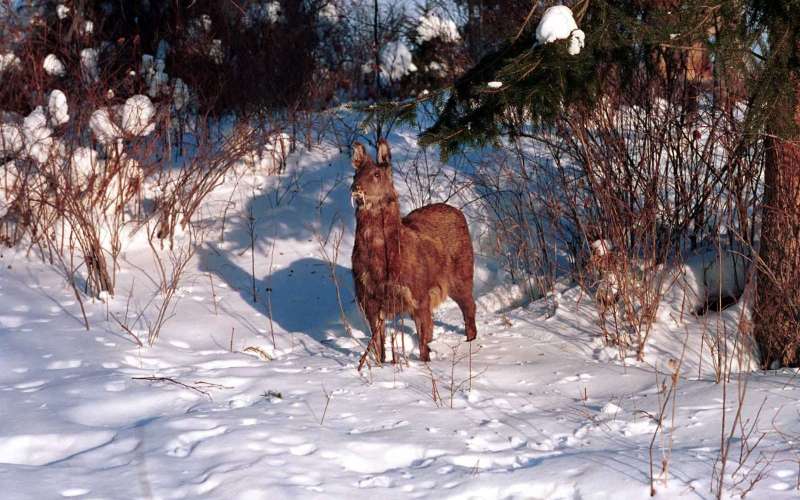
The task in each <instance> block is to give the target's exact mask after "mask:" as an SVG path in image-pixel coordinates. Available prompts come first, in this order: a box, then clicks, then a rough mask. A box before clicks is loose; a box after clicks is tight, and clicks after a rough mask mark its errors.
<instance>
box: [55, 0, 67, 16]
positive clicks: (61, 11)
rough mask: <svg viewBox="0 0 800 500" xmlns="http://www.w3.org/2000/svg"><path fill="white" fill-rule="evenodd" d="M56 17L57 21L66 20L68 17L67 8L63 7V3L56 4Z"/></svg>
mask: <svg viewBox="0 0 800 500" xmlns="http://www.w3.org/2000/svg"><path fill="white" fill-rule="evenodd" d="M56 15H57V16H58V18H59V19H66V18H67V16H69V7H67V6H66V5H64V4H63V3H60V4H58V6H57V7H56Z"/></svg>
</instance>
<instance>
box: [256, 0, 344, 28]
mask: <svg viewBox="0 0 800 500" xmlns="http://www.w3.org/2000/svg"><path fill="white" fill-rule="evenodd" d="M326 11H328V12H330V9H328V8H327V6H326V7H325V8H323V9H322V10H321V11H320V16H322V15H323V13H324V12H326ZM334 13H335V7H334ZM283 20H284V17H283V8H282V7H281V4H280V2H278V1H271V2H254V3H252V4H251V5H250V7H249V8H248V9H247V13H246V14H245V16H244V23H245V26H253V25H255V24H261V23H267V22H268V23H277V22H282V21H283Z"/></svg>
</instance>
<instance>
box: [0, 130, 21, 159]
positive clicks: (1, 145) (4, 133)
mask: <svg viewBox="0 0 800 500" xmlns="http://www.w3.org/2000/svg"><path fill="white" fill-rule="evenodd" d="M23 145H24V142H23V136H22V132H21V131H20V129H19V127H17V126H16V125H13V124H9V123H2V124H0V156H9V157H13V156H16V155H17V154H18V153H19V152H20V151H21V150H22V147H23Z"/></svg>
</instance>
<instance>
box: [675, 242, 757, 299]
mask: <svg viewBox="0 0 800 500" xmlns="http://www.w3.org/2000/svg"><path fill="white" fill-rule="evenodd" d="M747 270H748V265H747V259H746V258H745V256H744V255H743V254H742V252H741V251H735V250H732V249H727V248H723V249H721V252H718V251H716V250H713V249H712V250H705V251H703V252H701V253H699V254H697V255H694V256H692V257H690V258H688V259H686V262H684V263H683V264H681V265H680V266H679V268H678V269H677V272H676V276H675V279H673V280H671V281H670V282H671V283H672V287H671V288H670V290H669V292H668V293H670V294H676V295H675V296H673V302H676V303H680V304H682V305H684V306H685V308H686V309H687V310H688V311H696V310H698V309H700V308H703V307H704V306H705V304H706V302H707V301H708V300H709V299H712V298H715V297H720V296H721V297H732V298H738V297H739V296H740V295H742V293H743V292H744V288H745V285H746V283H747Z"/></svg>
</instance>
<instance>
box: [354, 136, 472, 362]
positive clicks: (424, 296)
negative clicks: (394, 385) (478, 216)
mask: <svg viewBox="0 0 800 500" xmlns="http://www.w3.org/2000/svg"><path fill="white" fill-rule="evenodd" d="M352 163H353V168H354V169H355V175H354V178H353V184H352V186H351V188H350V194H351V198H352V201H353V204H354V206H355V211H356V213H355V216H356V233H355V243H354V245H353V254H352V271H353V281H354V283H355V291H356V299H357V301H358V305H359V306H360V307H361V309H362V311H363V312H364V315H365V316H366V319H367V322H368V323H369V328H370V330H371V333H372V338H371V340H370V343H369V346H368V348H367V349H368V350H367V352H369V349H372V350H373V353H374V354H375V355H376V358H379V359H380V361H381V363H384V362H385V361H386V346H385V335H386V333H385V332H386V329H385V326H386V320H387V319H392V318H394V317H396V316H398V315H401V314H408V315H410V316H411V317H412V318H413V320H414V326H415V327H416V331H417V335H418V336H419V358H420V360H421V361H424V362H428V361H430V348H429V347H428V343H429V342H431V340H433V311H434V310H435V309H436V308H437V306H439V305H440V304H441V303H442V302H443V301H444V300H445V299H446V298H447V297H450V298H452V299H453V300H454V301H455V302H456V304H458V306H459V308H460V309H461V313H462V315H463V317H464V329H465V332H466V337H467V341H468V342H471V341H473V340H474V339H475V337H476V336H477V328H476V326H475V300H474V298H473V294H472V286H473V265H474V257H473V251H472V240H471V238H470V234H469V228H468V227H467V220H466V218H465V217H464V214H463V213H462V212H461V210H459V209H457V208H455V207H452V206H450V205H447V204H444V203H434V204H431V205H426V206H424V207H421V208H418V209H416V210H414V211H412V212H410V213H409V214H408V215H406V216H405V217H402V218H401V216H400V205H399V201H398V196H397V192H396V191H395V188H394V182H393V179H392V165H391V151H390V149H389V143H388V142H386V140H385V139H381V140H379V141H378V147H377V155H376V161H372V159H371V158H370V157H369V156H368V155H367V151H366V149H365V148H364V146H363V145H362V144H361V143H358V142H356V143H355V144H353V156H352ZM365 354H366V353H365ZM393 354H394V349H393ZM396 361H397V357H396V356H393V357H392V363H396Z"/></svg>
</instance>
